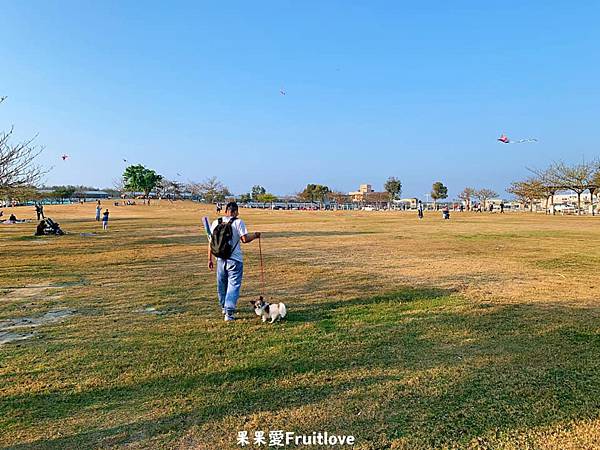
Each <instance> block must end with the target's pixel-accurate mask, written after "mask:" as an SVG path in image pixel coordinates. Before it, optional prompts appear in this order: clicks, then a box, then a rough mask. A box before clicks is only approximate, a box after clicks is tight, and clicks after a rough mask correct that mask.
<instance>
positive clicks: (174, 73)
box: [0, 0, 600, 197]
mask: <svg viewBox="0 0 600 450" xmlns="http://www.w3.org/2000/svg"><path fill="white" fill-rule="evenodd" d="M599 21H600V3H599V2H594V1H579V2H567V1H564V2H551V1H550V2H549V1H543V2H542V1H527V2H523V1H502V2H500V1H498V2H482V1H453V2H448V1H419V2H417V1H414V2H403V1H389V2H387V1H385V2H384V1H345V2H342V1H303V2H300V1H293V2H292V1H269V2H260V1H259V2H247V1H243V2H242V1H239V2H238V1H229V2H210V3H209V2H133V1H130V2H127V1H101V2H100V1H73V2H66V1H28V2H18V1H16V0H15V1H6V2H3V4H2V27H0V51H1V55H2V70H1V71H0V94H1V95H7V96H8V99H7V101H6V102H5V103H4V104H2V106H0V128H1V129H4V128H8V127H9V126H10V125H11V124H14V126H15V128H16V135H17V137H27V136H30V135H32V134H34V133H39V137H38V142H39V143H40V144H43V145H45V146H46V150H45V151H44V153H43V156H42V163H43V164H44V165H46V166H52V167H53V169H52V171H51V172H50V173H49V174H48V176H47V182H48V183H49V184H89V185H96V186H110V185H112V180H113V179H114V178H117V177H118V176H119V175H120V174H121V173H122V171H123V169H124V166H125V165H124V163H123V162H122V159H123V158H126V159H127V160H129V161H131V162H139V163H142V164H145V165H147V166H148V167H151V168H154V169H156V170H157V171H158V172H159V173H161V174H164V175H165V176H167V177H172V178H178V177H177V175H176V174H177V173H180V174H181V178H180V179H181V180H183V181H185V180H188V179H190V180H198V181H201V180H203V179H205V178H207V177H209V176H212V175H215V176H217V177H219V178H220V179H222V180H223V181H224V182H225V183H226V184H227V185H228V186H229V187H230V188H231V189H232V190H233V191H234V192H236V193H242V192H245V191H248V190H249V188H250V187H251V186H252V185H253V184H262V185H264V186H266V187H267V189H268V190H269V191H272V192H275V193H277V194H287V193H292V192H297V191H299V190H301V188H302V187H303V186H304V185H306V184H307V183H310V182H312V183H323V184H327V185H328V186H330V187H331V188H335V189H340V190H351V189H354V188H355V187H356V186H357V185H358V184H359V183H364V182H368V183H371V184H373V185H374V187H375V188H378V189H380V188H381V187H382V185H383V182H384V181H385V179H386V178H387V177H388V176H390V175H393V176H397V177H399V178H400V179H401V180H402V182H403V185H404V188H403V194H404V195H405V196H419V197H424V195H425V193H426V192H428V191H429V190H430V188H431V184H432V183H433V182H434V181H437V180H441V181H443V182H444V183H445V184H446V185H447V186H448V187H449V189H450V195H451V196H452V197H454V196H455V195H456V193H457V192H459V191H460V190H461V189H462V188H463V187H465V186H467V185H469V186H474V187H490V188H493V189H495V190H497V191H499V192H501V191H503V190H504V188H505V187H506V186H507V185H508V184H509V183H510V182H511V181H513V180H515V179H517V178H519V177H522V176H526V175H527V171H526V167H543V166H544V165H545V164H546V163H548V162H550V161H553V160H565V161H568V162H577V161H580V160H581V159H582V158H583V157H585V158H586V159H591V158H593V157H597V156H600V155H599V153H600V148H599V145H598V142H599V139H598V134H599V132H598V130H599V126H598V119H599V117H600V114H599V112H600V83H599V82H598V80H599V79H600V51H599V50H600V27H598V26H597V23H598V22H599ZM280 89H284V90H285V91H286V95H285V96H283V95H281V94H280V93H279V91H280ZM502 132H505V133H507V134H508V135H509V136H511V137H514V138H527V137H536V138H538V139H539V140H540V142H539V143H538V144H522V145H502V144H500V143H498V142H496V138H497V137H498V135H499V134H500V133H502ZM63 153H67V154H69V155H71V158H70V159H69V160H67V161H66V162H64V163H63V162H62V161H60V158H59V157H60V155H61V154H63Z"/></svg>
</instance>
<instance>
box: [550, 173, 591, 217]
mask: <svg viewBox="0 0 600 450" xmlns="http://www.w3.org/2000/svg"><path fill="white" fill-rule="evenodd" d="M595 169H596V164H595V163H581V164H575V165H573V166H569V165H567V164H565V163H563V162H559V163H556V164H553V165H552V166H550V168H549V169H548V173H549V176H550V177H551V178H552V179H553V180H554V181H555V182H556V184H557V185H558V186H559V187H560V188H562V189H568V190H570V191H573V192H575V193H576V194H577V214H578V215H579V214H581V194H582V193H583V192H585V191H586V190H588V189H590V186H593V188H592V189H593V190H595V189H596V187H595V186H596V185H595V184H594V175H595V172H596V170H595ZM592 197H593V193H592ZM592 203H593V202H592Z"/></svg>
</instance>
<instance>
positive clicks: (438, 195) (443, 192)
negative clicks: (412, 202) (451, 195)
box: [431, 181, 448, 209]
mask: <svg viewBox="0 0 600 450" xmlns="http://www.w3.org/2000/svg"><path fill="white" fill-rule="evenodd" d="M445 198H448V188H447V187H446V186H444V184H443V183H442V182H441V181H436V182H435V183H433V186H431V199H432V200H433V208H434V209H437V205H436V202H437V201H438V200H443V199H445Z"/></svg>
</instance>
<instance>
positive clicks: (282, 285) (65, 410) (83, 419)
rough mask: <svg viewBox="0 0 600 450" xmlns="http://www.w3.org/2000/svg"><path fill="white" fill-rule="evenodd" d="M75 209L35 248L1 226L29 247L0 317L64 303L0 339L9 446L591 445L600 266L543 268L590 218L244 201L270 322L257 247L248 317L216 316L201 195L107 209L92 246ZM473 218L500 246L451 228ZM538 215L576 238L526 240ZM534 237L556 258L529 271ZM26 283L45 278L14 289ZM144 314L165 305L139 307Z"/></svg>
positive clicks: (563, 258)
mask: <svg viewBox="0 0 600 450" xmlns="http://www.w3.org/2000/svg"><path fill="white" fill-rule="evenodd" d="M77 208H79V207H77ZM77 208H70V209H69V207H63V208H62V209H59V208H56V209H57V211H56V212H55V214H56V215H57V216H58V217H59V219H60V222H61V224H63V225H64V227H65V229H67V230H69V231H74V233H73V234H72V235H69V236H65V237H64V238H65V239H63V238H44V239H47V242H48V243H47V244H44V245H39V247H35V248H34V249H32V248H31V246H30V245H31V244H30V243H28V242H27V241H22V240H19V239H16V237H18V234H19V233H22V234H23V230H24V228H20V229H16V228H15V229H10V230H9V231H4V230H0V232H2V233H4V234H2V235H0V247H1V248H2V249H3V250H4V251H8V252H19V251H21V250H22V257H21V258H20V260H19V261H17V263H16V264H15V265H14V266H11V267H6V269H7V270H5V271H3V272H2V273H1V274H0V281H1V284H0V289H1V290H2V291H5V292H8V293H7V294H5V295H4V297H3V298H4V299H3V301H2V302H0V321H2V320H4V319H7V318H13V317H22V316H27V315H37V314H43V313H44V312H46V311H48V310H51V309H58V308H70V309H74V310H75V311H76V314H75V315H74V316H72V317H71V318H69V319H68V320H65V321H64V322H61V323H55V324H49V325H45V326H41V327H39V328H37V329H35V332H36V335H35V338H34V339H31V340H27V341H21V342H14V343H10V344H5V345H2V346H0V393H1V396H0V429H1V430H2V433H1V434H0V446H3V447H7V448H13V449H31V448H34V449H35V448H39V449H46V448H47V449H51V448H52V449H54V448H57V449H58V448H60V449H63V448H98V447H101V448H125V447H127V448H219V449H220V448H235V447H236V445H235V438H236V434H237V431H238V430H247V431H249V432H250V433H252V432H253V431H254V430H264V431H268V430H270V429H284V430H287V431H294V432H296V433H302V432H306V433H311V432H312V431H325V430H326V431H329V432H336V433H338V434H353V435H354V436H355V437H356V441H357V447H358V448H372V449H381V448H468V447H469V446H470V447H472V448H525V447H530V448H546V447H552V445H556V446H555V447H554V448H568V447H571V448H578V446H579V445H580V444H582V443H586V444H589V442H592V441H590V439H598V438H599V436H600V435H599V434H598V432H597V431H593V430H597V429H599V428H598V427H599V425H600V421H599V417H600V370H599V369H600V358H599V357H598V356H599V355H600V311H599V309H598V308H597V305H596V304H595V303H594V302H593V301H591V300H590V298H593V297H594V294H593V291H591V292H592V293H590V290H589V286H590V283H592V285H593V283H594V282H597V278H595V277H596V275H595V274H594V273H593V272H592V273H588V271H586V273H585V274H582V276H581V277H579V276H578V277H577V278H576V277H572V278H569V279H566V280H563V278H561V277H559V279H558V281H556V280H555V271H556V270H559V271H565V269H566V273H569V270H575V269H576V268H575V267H571V268H570V266H569V261H571V259H569V258H575V255H577V258H575V259H576V261H580V260H581V261H585V260H586V255H585V253H581V252H583V251H584V250H583V249H584V248H585V247H584V246H583V244H584V243H581V242H580V233H581V232H582V231H581V228H582V227H584V228H585V227H587V226H589V227H595V226H596V225H597V224H596V223H595V222H593V221H587V222H586V221H585V220H584V219H578V220H580V222H578V223H576V224H575V225H573V221H567V220H563V219H562V218H556V219H555V218H546V217H532V216H529V215H527V214H525V215H522V216H518V215H513V216H508V218H506V219H504V218H498V217H494V220H493V222H492V221H491V219H490V220H488V219H487V218H488V217H489V216H487V215H483V217H482V216H481V215H465V216H464V219H462V220H461V216H460V215H458V214H457V215H456V216H457V217H453V221H452V222H451V223H449V224H448V223H446V224H441V222H439V221H437V220H435V218H434V217H431V216H429V217H427V218H426V221H425V222H422V223H420V222H417V221H416V220H415V219H414V217H412V215H411V216H408V215H402V214H399V215H385V216H382V217H383V220H380V219H378V220H377V221H373V220H372V217H374V216H373V215H374V214H376V213H372V214H364V213H356V214H347V213H344V214H337V215H334V214H331V213H301V212H297V213H293V212H292V213H286V215H285V216H283V217H285V220H283V219H279V220H277V218H278V217H282V216H277V215H275V213H269V212H262V213H261V212H255V211H252V212H249V211H243V213H245V216H246V218H247V222H248V225H249V226H251V227H252V229H256V228H260V229H262V230H264V231H265V240H264V242H263V250H264V252H265V257H266V264H267V271H268V280H269V283H268V286H267V289H268V295H269V297H270V298H274V299H277V300H282V301H284V302H286V304H287V305H288V308H289V317H288V319H287V320H285V321H283V322H281V323H277V324H274V325H264V324H262V323H260V321H259V319H258V318H257V317H256V316H254V315H253V312H252V311H251V310H250V308H249V307H248V305H247V301H248V300H249V299H251V298H254V296H255V295H257V293H258V292H259V283H258V272H257V249H256V248H255V247H253V246H252V244H251V245H249V246H247V247H245V250H246V280H245V284H244V294H243V297H242V299H241V301H240V307H241V317H242V320H240V321H238V322H236V323H234V324H226V323H224V322H222V321H221V318H220V314H219V311H218V308H217V307H216V304H215V300H214V279H213V277H214V275H212V274H209V273H207V271H206V270H205V269H204V261H205V247H204V245H205V244H204V242H205V240H204V238H203V237H202V236H201V235H200V234H199V232H198V228H197V216H198V215H200V214H201V213H202V212H199V211H197V210H196V207H195V206H191V205H189V206H180V209H173V210H170V209H167V206H160V207H158V206H157V207H155V208H151V209H150V210H149V211H148V210H146V209H143V208H131V209H128V210H119V211H117V212H118V213H120V214H122V216H121V217H119V216H118V215H117V214H115V220H114V221H113V222H112V223H111V227H112V229H111V231H110V232H109V233H108V234H107V235H103V236H102V237H101V238H98V239H97V238H95V237H82V236H79V235H78V233H79V232H89V231H90V230H94V227H95V226H96V224H95V223H92V222H91V221H90V222H86V221H83V220H80V219H78V217H80V215H81V212H80V210H79V209H77ZM169 208H176V207H175V206H169ZM158 213H162V214H169V216H171V217H175V218H176V220H174V222H173V224H171V225H168V224H164V223H162V222H157V221H155V220H154V219H150V217H156V215H157V214H158ZM61 215H62V216H61ZM69 217H73V218H74V219H77V220H73V221H72V222H70V221H69ZM146 217H148V218H147V219H146ZM375 217H377V216H375ZM503 220H505V221H506V222H503ZM515 222H517V225H515ZM588 224H589V225H588ZM442 227H444V228H442ZM481 227H483V228H487V229H488V231H489V232H490V233H491V234H492V235H495V236H496V238H495V241H497V242H496V243H495V245H494V247H493V250H494V251H493V252H490V251H489V248H488V246H485V245H484V246H483V247H481V246H479V244H478V242H477V241H478V240H480V239H479V238H478V239H475V242H472V240H470V239H466V240H465V239H463V238H460V239H458V240H456V239H455V240H453V239H450V238H451V237H452V236H457V235H461V234H463V235H475V234H478V233H480V231H476V230H477V229H478V228H481ZM539 227H554V228H556V229H555V230H554V231H553V232H554V233H557V234H560V235H561V236H562V238H561V239H564V240H566V242H567V244H566V245H567V247H568V248H566V249H562V248H556V247H554V246H553V244H552V243H547V242H546V241H545V240H544V239H543V237H539V236H536V235H535V233H534V234H533V235H528V233H530V232H531V229H532V228H539ZM515 228H516V229H515ZM485 232H486V231H482V232H481V233H482V234H483V235H485ZM571 232H572V233H573V235H572V236H571V235H570V233H571ZM75 233H77V234H75ZM513 234H514V235H516V236H521V237H522V238H515V236H513ZM398 235H401V236H402V237H401V238H397V237H396V236H398ZM407 240H408V241H410V242H409V245H408V248H407V247H406V245H407V242H406V241H407ZM457 241H458V242H460V243H458V244H457ZM532 246H538V247H542V248H543V252H544V254H545V255H547V258H545V259H543V258H539V257H538V258H537V259H535V260H534V263H533V264H531V263H530V262H528V261H530V258H528V255H529V253H528V252H530V251H531V250H530V249H531V248H532ZM580 246H582V247H580ZM574 249H575V250H574ZM577 249H581V250H579V251H580V253H577V251H578V250H577ZM474 254H477V255H478V256H477V257H476V258H474V257H473V255H474ZM524 261H526V264H529V266H528V267H533V268H532V269H526V270H524V269H523V267H524V266H523V264H524ZM548 261H553V262H552V263H549V262H548ZM584 267H585V268H586V269H587V266H584ZM577 268H579V266H578V267H577ZM473 274H476V276H475V275H473ZM578 275H579V274H578ZM589 277H591V278H589ZM35 283H46V284H48V285H50V286H52V287H55V288H56V289H55V290H53V291H52V290H50V291H42V292H35V293H32V294H31V296H29V297H25V296H20V294H19V290H18V289H17V290H13V289H9V288H8V287H11V288H12V287H15V286H25V285H31V284H35ZM547 285H548V287H547V289H541V288H540V287H545V286H547ZM54 294H56V295H55V296H54V297H53V295H54ZM563 299H564V301H563ZM148 306H152V307H155V308H157V309H159V310H164V311H165V312H166V314H163V315H155V314H147V313H143V312H138V310H143V309H144V308H145V307H148ZM590 424H591V425H590ZM581 427H587V428H581ZM590 427H591V428H590ZM590 430H592V431H590ZM594 433H596V434H594ZM594 436H595V437H594ZM559 439H560V440H559ZM593 442H597V441H593ZM553 443H554V444H553ZM591 447H592V446H591V445H590V448H591Z"/></svg>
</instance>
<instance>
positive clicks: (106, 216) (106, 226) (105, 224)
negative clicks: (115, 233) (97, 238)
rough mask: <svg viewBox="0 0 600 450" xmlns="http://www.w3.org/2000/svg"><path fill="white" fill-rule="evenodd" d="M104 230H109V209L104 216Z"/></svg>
mask: <svg viewBox="0 0 600 450" xmlns="http://www.w3.org/2000/svg"><path fill="white" fill-rule="evenodd" d="M102 229H103V230H108V209H106V210H105V211H104V213H103V214H102Z"/></svg>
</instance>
